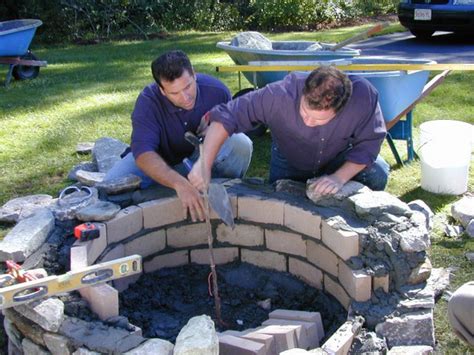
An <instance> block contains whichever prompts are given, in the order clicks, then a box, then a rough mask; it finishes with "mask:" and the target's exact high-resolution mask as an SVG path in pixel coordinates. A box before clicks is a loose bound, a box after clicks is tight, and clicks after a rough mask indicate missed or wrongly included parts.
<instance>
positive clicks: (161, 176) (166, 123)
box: [105, 51, 252, 221]
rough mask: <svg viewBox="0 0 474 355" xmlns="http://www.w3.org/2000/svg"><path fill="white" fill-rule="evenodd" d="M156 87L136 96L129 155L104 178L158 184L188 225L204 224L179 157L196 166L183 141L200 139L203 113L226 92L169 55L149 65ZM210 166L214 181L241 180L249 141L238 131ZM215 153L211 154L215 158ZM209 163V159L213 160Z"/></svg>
mask: <svg viewBox="0 0 474 355" xmlns="http://www.w3.org/2000/svg"><path fill="white" fill-rule="evenodd" d="M151 69H152V73H153V77H154V79H155V83H153V84H150V85H149V86H147V87H146V88H145V89H144V90H143V91H142V92H141V94H140V95H139V97H138V99H137V102H136V104H135V109H134V110H133V113H132V139H131V145H130V147H131V152H130V153H128V154H127V155H126V156H125V157H124V158H123V159H122V160H121V161H119V162H118V163H117V164H116V165H115V166H114V167H113V168H112V169H111V170H110V171H109V172H108V173H107V175H106V177H105V180H111V179H115V178H120V177H123V176H126V175H128V174H134V175H137V176H139V177H141V178H142V183H141V188H146V187H148V186H150V185H152V184H161V185H164V186H167V187H170V188H172V189H174V190H175V191H176V193H177V195H178V197H179V198H180V200H181V202H182V204H183V210H184V213H187V212H188V211H189V213H190V215H191V218H192V220H193V221H196V220H197V219H200V220H204V217H205V215H204V205H203V201H202V198H201V196H200V194H199V191H198V190H197V189H196V188H195V187H194V186H193V185H191V183H190V182H189V181H188V180H187V179H186V177H185V176H186V175H187V174H188V173H189V171H187V170H186V167H185V166H184V164H183V163H182V162H183V159H184V158H188V159H190V160H191V161H193V162H195V161H196V160H197V158H198V153H199V152H198V150H197V149H195V148H194V147H193V146H192V145H191V144H190V143H189V142H187V141H186V139H185V138H184V134H185V133H186V132H187V131H190V132H192V133H194V134H196V135H199V136H201V137H203V136H204V135H205V134H206V131H207V129H208V125H209V119H208V115H207V113H208V111H209V110H210V109H212V108H213V107H214V106H215V105H218V104H221V103H225V102H227V101H229V100H230V97H231V96H230V92H229V89H228V88H227V87H226V86H225V85H224V84H223V83H222V82H220V81H219V80H217V79H215V78H213V77H211V76H208V75H204V74H196V73H195V72H194V70H193V67H192V65H191V62H190V61H189V58H188V57H187V55H186V54H185V53H184V52H182V51H170V52H167V53H164V54H163V55H161V56H159V57H158V58H157V59H156V60H155V61H154V62H153V63H152V65H151ZM216 155H217V158H216V159H215V163H214V164H211V165H210V166H209V167H210V169H212V176H213V177H228V178H241V177H243V176H244V175H245V173H246V171H247V169H248V167H249V164H250V158H251V155H252V142H251V140H250V139H249V138H248V137H247V136H246V135H245V134H243V133H239V134H233V135H232V134H230V135H229V138H228V139H226V141H225V142H224V144H223V145H222V147H221V149H220V150H219V152H217V153H216ZM216 155H215V156H216ZM213 161H214V156H213Z"/></svg>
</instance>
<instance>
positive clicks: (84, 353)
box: [72, 348, 100, 355]
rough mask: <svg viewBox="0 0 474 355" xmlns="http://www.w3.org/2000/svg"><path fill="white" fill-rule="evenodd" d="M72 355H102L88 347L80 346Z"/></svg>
mask: <svg viewBox="0 0 474 355" xmlns="http://www.w3.org/2000/svg"><path fill="white" fill-rule="evenodd" d="M72 355H100V353H98V352H96V351H90V350H88V349H86V348H79V349H77V350H76V351H74V352H73V353H72Z"/></svg>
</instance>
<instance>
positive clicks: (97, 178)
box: [76, 170, 105, 186]
mask: <svg viewBox="0 0 474 355" xmlns="http://www.w3.org/2000/svg"><path fill="white" fill-rule="evenodd" d="M104 178H105V173H98V172H94V171H86V170H78V171H76V179H77V181H79V182H80V183H82V184H84V185H87V186H95V185H96V184H99V183H101V182H102V181H103V180H104Z"/></svg>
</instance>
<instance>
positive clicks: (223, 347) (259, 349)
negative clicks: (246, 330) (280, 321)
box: [219, 335, 266, 355]
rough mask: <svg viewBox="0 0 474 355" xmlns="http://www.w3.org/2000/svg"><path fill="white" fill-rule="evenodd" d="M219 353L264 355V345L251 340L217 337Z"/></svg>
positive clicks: (225, 336) (227, 354)
mask: <svg viewBox="0 0 474 355" xmlns="http://www.w3.org/2000/svg"><path fill="white" fill-rule="evenodd" d="M219 353H220V354H225V355H265V354H266V352H265V344H262V343H258V342H255V341H252V340H248V339H244V338H239V337H235V336H232V335H221V336H220V337H219Z"/></svg>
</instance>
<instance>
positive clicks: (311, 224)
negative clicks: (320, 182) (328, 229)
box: [284, 204, 321, 239]
mask: <svg viewBox="0 0 474 355" xmlns="http://www.w3.org/2000/svg"><path fill="white" fill-rule="evenodd" d="M284 224H285V226H286V227H288V228H290V229H293V230H294V231H295V232H299V233H303V234H305V235H308V236H310V237H313V238H315V239H321V217H320V216H318V215H317V214H314V213H313V212H311V211H306V210H304V209H302V208H299V207H296V206H292V205H289V204H285V207H284Z"/></svg>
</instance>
